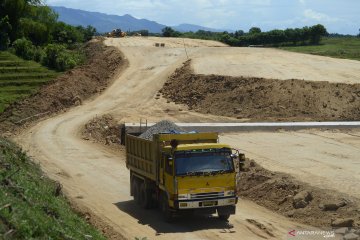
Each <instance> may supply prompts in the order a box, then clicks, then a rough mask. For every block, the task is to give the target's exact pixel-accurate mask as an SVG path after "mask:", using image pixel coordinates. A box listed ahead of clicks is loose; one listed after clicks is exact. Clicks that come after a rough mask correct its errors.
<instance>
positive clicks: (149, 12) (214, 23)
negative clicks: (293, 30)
mask: <svg viewBox="0 0 360 240" xmlns="http://www.w3.org/2000/svg"><path fill="white" fill-rule="evenodd" d="M45 2H46V3H47V4H49V5H53V6H64V7H69V8H77V9H82V10H86V11H95V12H102V13H107V14H115V15H124V14H131V15H133V16H134V17H136V18H146V19H149V20H153V21H156V22H158V23H161V24H165V25H169V26H172V25H178V24H181V23H191V24H196V25H202V26H205V27H212V28H217V29H232V30H239V29H241V30H244V31H247V30H248V29H249V28H250V27H253V26H258V27H260V28H261V29H262V30H271V29H285V28H288V27H303V26H305V25H314V24H317V23H321V24H323V25H325V27H326V28H327V29H328V31H329V32H337V33H342V34H358V33H359V28H360V0H235V1H230V0H218V1H214V0H181V1H176V0H102V1H101V0H45Z"/></svg>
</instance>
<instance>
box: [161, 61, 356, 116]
mask: <svg viewBox="0 0 360 240" xmlns="http://www.w3.org/2000/svg"><path fill="white" fill-rule="evenodd" d="M191 63H192V61H187V62H186V63H184V65H183V66H182V67H181V68H178V69H176V71H175V72H174V73H173V74H172V75H171V76H170V77H169V80H168V81H167V82H166V83H165V84H164V86H163V88H162V89H161V90H160V92H161V93H162V94H163V96H164V97H165V98H167V99H169V100H171V101H173V102H175V103H183V104H186V105H187V106H189V109H193V110H195V111H197V112H200V113H205V114H209V113H210V114H214V115H218V116H229V117H234V118H237V119H241V120H242V121H256V122H263V121H286V122H291V121H324V120H326V121H356V120H359V119H360V83H358V84H346V83H329V82H323V81H322V82H319V81H309V80H307V81H304V80H299V79H292V80H278V79H270V78H254V77H243V76H238V77H229V76H222V75H215V74H211V75H203V74H195V73H194V71H193V69H192V68H191Z"/></svg>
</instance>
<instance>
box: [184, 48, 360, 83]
mask: <svg viewBox="0 0 360 240" xmlns="http://www.w3.org/2000/svg"><path fill="white" fill-rule="evenodd" d="M191 58H193V60H194V61H193V67H194V70H195V73H198V74H205V75H210V74H217V75H225V76H234V77H237V76H246V77H260V78H261V77H263V78H272V79H281V80H286V79H304V80H312V81H329V82H342V83H359V82H360V80H359V79H360V61H355V60H347V59H335V58H330V57H322V56H315V55H309V54H301V53H293V52H287V51H282V50H278V49H269V48H235V49H234V48H226V49H223V48H219V49H214V50H212V51H211V52H209V53H206V59H205V58H204V57H203V55H201V56H194V57H192V56H191Z"/></svg>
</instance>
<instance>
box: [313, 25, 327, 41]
mask: <svg viewBox="0 0 360 240" xmlns="http://www.w3.org/2000/svg"><path fill="white" fill-rule="evenodd" d="M327 34H328V32H327V31H326V28H325V27H324V26H323V25H321V24H317V25H314V26H312V27H310V43H312V44H319V43H320V41H321V37H323V36H326V35H327Z"/></svg>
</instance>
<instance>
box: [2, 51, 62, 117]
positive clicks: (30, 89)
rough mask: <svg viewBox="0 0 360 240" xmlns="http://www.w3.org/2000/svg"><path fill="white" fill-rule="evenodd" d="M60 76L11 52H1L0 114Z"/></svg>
mask: <svg viewBox="0 0 360 240" xmlns="http://www.w3.org/2000/svg"><path fill="white" fill-rule="evenodd" d="M58 74H59V73H57V72H55V71H52V70H49V69H47V68H46V67H43V66H41V65H40V64H38V63H36V62H33V61H25V60H23V59H21V58H18V57H17V56H15V55H14V54H11V53H10V52H4V51H2V52H0V113H1V112H3V111H4V110H5V108H6V107H7V106H8V105H9V104H11V103H13V102H15V101H18V100H20V99H22V98H25V97H27V96H29V95H31V94H33V93H35V92H36V91H37V90H38V89H39V87H40V86H42V85H43V84H45V83H47V82H48V81H50V80H52V79H54V78H55V77H56V76H57V75H58Z"/></svg>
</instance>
